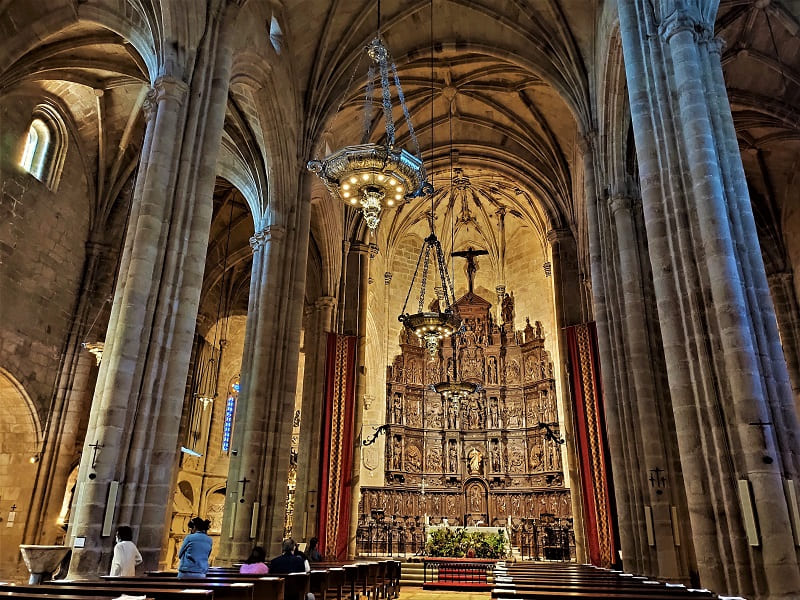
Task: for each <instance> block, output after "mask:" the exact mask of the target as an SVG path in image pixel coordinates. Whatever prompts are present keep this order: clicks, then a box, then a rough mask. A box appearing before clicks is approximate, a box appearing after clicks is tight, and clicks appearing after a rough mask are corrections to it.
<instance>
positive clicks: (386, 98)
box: [378, 58, 394, 146]
mask: <svg viewBox="0 0 800 600" xmlns="http://www.w3.org/2000/svg"><path fill="white" fill-rule="evenodd" d="M378 66H379V67H380V69H381V90H382V91H383V118H384V119H385V120H386V137H387V143H388V145H389V146H394V116H393V115H392V96H391V94H390V93H389V92H390V90H389V65H388V64H387V59H386V58H381V60H380V62H379V63H378Z"/></svg>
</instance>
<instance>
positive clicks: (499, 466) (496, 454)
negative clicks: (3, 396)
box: [491, 440, 503, 473]
mask: <svg viewBox="0 0 800 600" xmlns="http://www.w3.org/2000/svg"><path fill="white" fill-rule="evenodd" d="M491 455H492V472H493V473H500V472H501V471H502V470H503V460H502V458H501V455H500V444H499V442H498V441H497V440H492V450H491Z"/></svg>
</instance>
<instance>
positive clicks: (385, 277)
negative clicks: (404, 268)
mask: <svg viewBox="0 0 800 600" xmlns="http://www.w3.org/2000/svg"><path fill="white" fill-rule="evenodd" d="M383 283H385V284H386V285H389V284H390V283H392V273H391V271H386V272H385V273H384V274H383Z"/></svg>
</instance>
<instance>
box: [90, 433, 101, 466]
mask: <svg viewBox="0 0 800 600" xmlns="http://www.w3.org/2000/svg"><path fill="white" fill-rule="evenodd" d="M102 447H103V444H101V443H100V440H95V442H94V444H89V448H92V468H93V469H94V468H95V466H96V465H97V453H98V452H99V451H100V448H102Z"/></svg>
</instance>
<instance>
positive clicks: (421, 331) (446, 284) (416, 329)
mask: <svg viewBox="0 0 800 600" xmlns="http://www.w3.org/2000/svg"><path fill="white" fill-rule="evenodd" d="M431 255H433V257H432V256H431ZM431 258H433V260H434V261H435V265H434V268H435V271H436V272H438V275H439V280H440V283H441V287H439V288H437V290H436V292H437V293H436V296H437V298H436V300H435V301H434V302H433V308H434V309H435V310H428V311H426V310H425V293H426V288H427V285H428V271H429V268H430V266H431V264H430V263H431ZM420 266H421V267H422V273H420ZM418 276H419V278H420V283H419V305H418V306H417V312H415V313H413V314H409V313H408V312H406V308H407V306H408V299H409V298H410V297H411V293H412V291H413V290H414V284H415V282H416V280H417V277H418ZM442 304H444V306H442ZM398 320H399V321H400V322H401V323H402V324H403V325H404V326H405V327H406V329H407V330H408V331H409V332H411V333H413V334H414V335H416V336H417V337H418V338H420V339H422V341H423V342H424V343H425V347H426V348H427V349H428V352H429V353H430V355H431V358H434V357H435V356H436V354H437V353H438V352H439V343H440V342H441V340H443V339H445V338H449V337H450V336H451V335H453V334H454V333H456V332H457V331H458V330H460V329H461V319H460V318H459V317H458V315H457V314H456V312H455V292H454V290H453V284H452V283H451V281H450V276H449V275H448V273H447V263H446V262H445V259H444V253H443V252H442V244H441V243H440V242H439V239H438V238H437V237H436V234H435V233H434V232H433V215H432V214H431V234H430V235H429V236H428V237H426V238H425V241H424V242H423V243H422V250H420V253H419V258H418V259H417V266H416V268H415V269H414V275H413V276H412V278H411V285H410V286H409V288H408V294H407V295H406V301H405V302H404V303H403V310H402V312H401V313H400V316H399V317H398Z"/></svg>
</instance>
